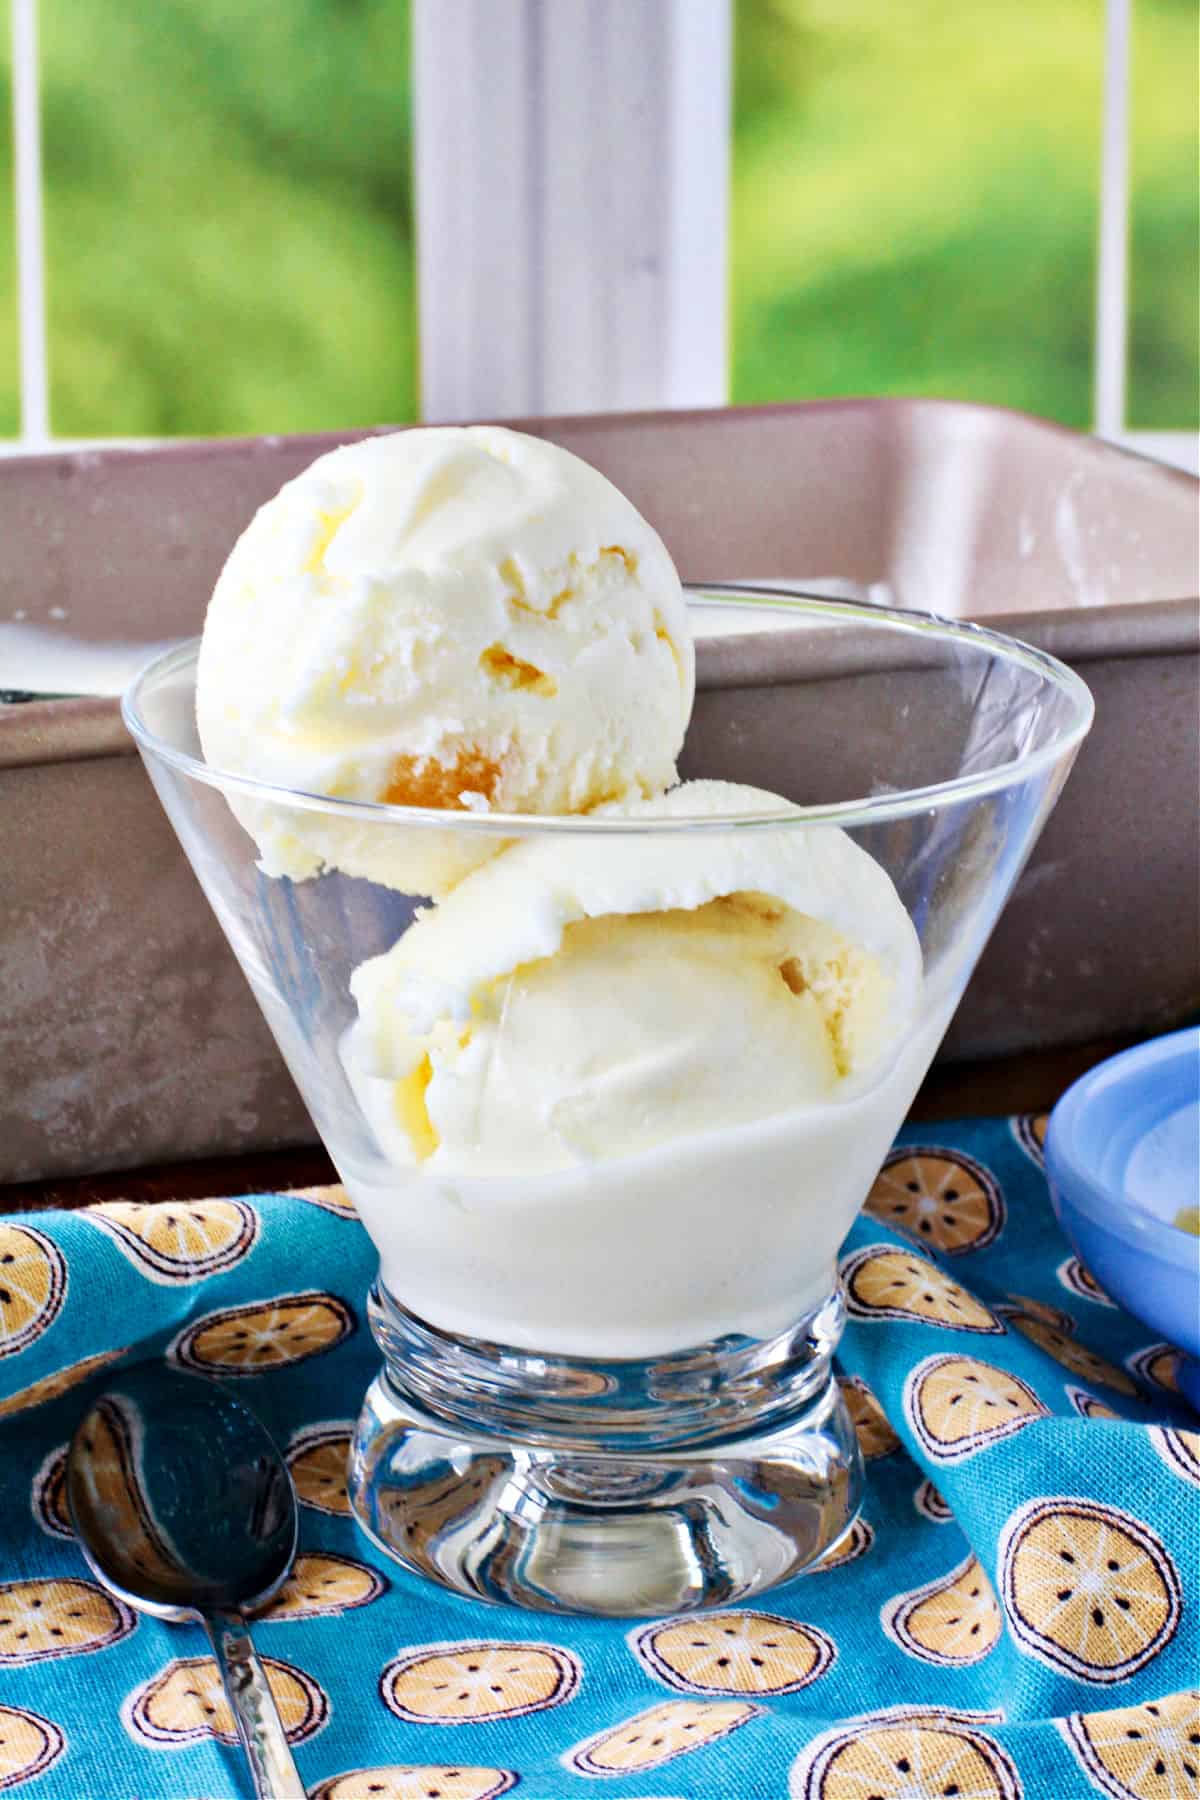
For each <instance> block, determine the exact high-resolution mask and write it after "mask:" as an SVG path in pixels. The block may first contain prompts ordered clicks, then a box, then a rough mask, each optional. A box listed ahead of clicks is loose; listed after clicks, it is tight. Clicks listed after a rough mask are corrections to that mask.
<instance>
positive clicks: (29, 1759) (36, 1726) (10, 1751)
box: [0, 1706, 67, 1791]
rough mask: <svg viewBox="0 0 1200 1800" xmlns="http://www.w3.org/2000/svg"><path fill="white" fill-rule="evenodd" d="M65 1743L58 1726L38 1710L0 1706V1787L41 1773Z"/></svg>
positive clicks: (54, 1761) (9, 1786)
mask: <svg viewBox="0 0 1200 1800" xmlns="http://www.w3.org/2000/svg"><path fill="white" fill-rule="evenodd" d="M66 1747H67V1740H66V1738H65V1737H64V1736H63V1733H62V1732H61V1731H60V1730H59V1728H58V1726H57V1725H55V1724H53V1723H52V1722H51V1721H50V1720H49V1719H43V1717H42V1715H41V1714H40V1713H35V1712H28V1711H26V1709H25V1708H24V1707H19V1706H0V1791H3V1790H4V1789H5V1788H14V1787H22V1786H23V1785H24V1783H25V1782H27V1781H33V1780H34V1779H35V1778H36V1777H37V1776H38V1775H44V1774H45V1773H46V1770H47V1769H49V1768H50V1767H51V1766H52V1765H53V1764H54V1763H56V1762H57V1761H58V1759H59V1757H60V1756H61V1755H62V1753H63V1751H64V1750H65V1749H66Z"/></svg>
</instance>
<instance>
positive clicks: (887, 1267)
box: [842, 1244, 1004, 1334]
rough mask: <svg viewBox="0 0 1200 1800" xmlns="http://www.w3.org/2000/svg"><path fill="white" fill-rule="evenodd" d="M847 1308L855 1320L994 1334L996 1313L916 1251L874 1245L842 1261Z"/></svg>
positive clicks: (997, 1325) (997, 1329)
mask: <svg viewBox="0 0 1200 1800" xmlns="http://www.w3.org/2000/svg"><path fill="white" fill-rule="evenodd" d="M842 1280H843V1282H844V1283H845V1290H846V1310H847V1311H848V1312H849V1313H850V1314H851V1315H852V1316H853V1317H854V1318H856V1319H872V1320H878V1319H910V1320H915V1321H916V1323H918V1324H920V1325H941V1326H944V1327H945V1328H946V1329H947V1330H950V1331H977V1332H987V1333H989V1334H995V1333H997V1332H1003V1330H1004V1327H1003V1325H1002V1324H1001V1323H1000V1321H999V1319H997V1318H996V1316H995V1314H994V1313H991V1312H989V1311H988V1309H987V1307H986V1306H983V1305H982V1304H981V1303H980V1302H979V1301H978V1300H976V1298H975V1296H974V1295H973V1294H968V1293H967V1291H966V1289H965V1288H962V1287H960V1286H959V1285H958V1283H957V1282H956V1281H951V1279H950V1277H949V1276H948V1275H943V1274H942V1271H941V1270H940V1269H939V1268H936V1267H935V1266H934V1264H933V1263H931V1262H927V1261H926V1260H925V1258H924V1257H923V1256H919V1255H918V1254H917V1253H916V1252H915V1251H912V1250H898V1249H897V1248H896V1247H895V1246H894V1245H892V1244H871V1245H868V1247H867V1248H866V1249H865V1250H859V1251H858V1252H857V1253H856V1254H855V1255H854V1256H851V1257H850V1258H848V1260H847V1261H846V1262H845V1263H843V1265H842Z"/></svg>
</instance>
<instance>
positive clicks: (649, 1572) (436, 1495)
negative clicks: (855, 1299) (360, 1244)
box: [350, 1290, 862, 1616]
mask: <svg viewBox="0 0 1200 1800" xmlns="http://www.w3.org/2000/svg"><path fill="white" fill-rule="evenodd" d="M370 1311H371V1325H372V1330H373V1331H374V1333H375V1337H376V1339H377V1341H378V1342H379V1345H380V1348H381V1349H382V1350H383V1352H384V1357H385V1367H384V1368H383V1370H382V1371H381V1372H380V1374H379V1375H378V1377H377V1378H376V1380H375V1381H374V1382H373V1383H372V1385H371V1387H370V1389H369V1390H368V1392H367V1396H366V1401H365V1403H364V1406H363V1410H362V1414H361V1417H360V1419H359V1422H358V1429H357V1431H356V1433H355V1439H354V1445H353V1449H352V1451H351V1457H350V1498H351V1503H352V1505H353V1508H354V1512H355V1515H356V1517H357V1519H358V1521H359V1524H360V1525H361V1526H362V1527H363V1529H364V1530H365V1531H366V1532H367V1533H368V1534H369V1535H370V1536H371V1537H372V1538H373V1539H374V1540H375V1542H376V1543H377V1544H379V1545H380V1547H381V1548H383V1549H384V1550H386V1551H387V1552H388V1553H389V1554H390V1555H392V1556H394V1557H395V1558H396V1559H397V1560H398V1561H399V1562H401V1563H403V1564H404V1566H405V1567H406V1568H408V1569H411V1570H412V1571H413V1572H414V1573H416V1574H419V1575H425V1576H428V1577H429V1578H430V1579H432V1580H434V1581H438V1582H441V1583H442V1584H443V1585H444V1586H446V1587H449V1588H453V1589H456V1590H457V1591H458V1592H459V1593H463V1594H467V1595H469V1596H471V1597H472V1598H473V1599H477V1600H489V1601H495V1602H498V1603H502V1604H508V1605H516V1606H527V1607H533V1608H536V1609H538V1610H542V1611H570V1612H589V1613H603V1614H608V1615H612V1616H639V1615H646V1614H665V1613H677V1612H688V1611H694V1610H696V1609H698V1608H702V1607H712V1606H723V1605H728V1604H730V1603H731V1602H734V1601H738V1600H744V1599H746V1598H747V1597H748V1596H749V1595H751V1594H757V1593H760V1592H762V1591H763V1589H765V1588H768V1587H774V1586H776V1585H777V1584H778V1583H779V1582H781V1581H786V1580H788V1579H789V1578H790V1577H791V1576H793V1575H798V1574H800V1573H801V1572H802V1571H803V1570H804V1569H805V1568H807V1567H808V1566H809V1565H810V1564H811V1563H813V1562H815V1561H816V1560H817V1559H818V1558H819V1557H821V1556H823V1555H824V1554H825V1553H826V1552H827V1551H828V1550H830V1549H831V1547H832V1546H833V1545H834V1544H836V1543H837V1541H838V1540H839V1539H840V1538H841V1537H842V1536H843V1535H844V1534H845V1533H846V1532H847V1531H848V1530H849V1528H850V1526H851V1525H852V1524H853V1522H854V1518H855V1515H856V1514H857V1512H858V1508H859V1504H860V1500H861V1493H862V1462H861V1458H860V1455H859V1450H858V1444H857V1441H856V1439H855V1436H854V1430H853V1427H852V1425H851V1423H850V1420H849V1417H848V1415H847V1413H846V1409H845V1407H844V1405H843V1403H842V1399H841V1396H840V1393H839V1391H838V1387H837V1384H836V1382H835V1381H834V1379H833V1374H832V1361H831V1359H832V1355H833V1350H834V1347H835V1345H836V1343H837V1339H838V1337H839V1336H840V1334H841V1321H842V1313H841V1302H840V1299H839V1297H838V1296H836V1295H834V1296H833V1297H831V1298H830V1300H829V1301H828V1302H827V1303H826V1304H825V1305H824V1306H823V1307H821V1308H820V1309H819V1310H818V1311H817V1312H815V1313H813V1314H812V1315H810V1316H809V1317H808V1318H807V1319H804V1320H802V1321H800V1322H798V1324H797V1325H796V1326H795V1327H794V1328H793V1329H792V1330H791V1331H789V1332H786V1333H784V1334H782V1335H781V1336H780V1337H778V1338H774V1339H771V1340H769V1341H767V1342H756V1341H753V1340H750V1339H746V1338H725V1339H721V1340H719V1341H718V1342H716V1343H712V1344H705V1345H701V1346H699V1347H698V1348H696V1349H693V1350H689V1351H686V1352H681V1353H679V1354H677V1355H674V1356H666V1357H658V1358H656V1359H654V1360H653V1361H649V1362H624V1361H622V1362H599V1361H592V1360H589V1359H585V1358H571V1359H566V1358H562V1357H541V1356H535V1355H532V1354H530V1353H529V1352H526V1351H517V1350H512V1349H506V1348H503V1347H501V1346H497V1345H491V1344H483V1343H480V1342H477V1341H471V1340H465V1339H460V1338H452V1337H448V1336H446V1335H444V1334H442V1333H440V1332H437V1331H435V1330H434V1329H433V1328H432V1327H430V1326H428V1325H425V1324H424V1323H422V1322H421V1321H419V1320H417V1319H414V1318H413V1317H412V1315H411V1314H408V1313H405V1312H404V1311H403V1310H402V1309H401V1308H400V1307H399V1306H398V1305H397V1304H396V1302H395V1301H394V1300H393V1299H392V1298H391V1297H390V1296H389V1295H387V1294H386V1293H381V1292H380V1291H379V1290H376V1291H375V1292H374V1293H373V1294H372V1296H371V1304H370Z"/></svg>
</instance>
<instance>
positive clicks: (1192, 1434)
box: [1150, 1425, 1200, 1487]
mask: <svg viewBox="0 0 1200 1800" xmlns="http://www.w3.org/2000/svg"><path fill="white" fill-rule="evenodd" d="M1150 1442H1151V1444H1152V1445H1153V1446H1154V1449H1155V1451H1156V1452H1157V1454H1158V1455H1159V1456H1161V1457H1162V1459H1163V1461H1164V1462H1165V1463H1166V1465H1167V1467H1168V1469H1170V1470H1171V1471H1172V1472H1173V1473H1174V1474H1176V1475H1181V1476H1182V1477H1183V1479H1184V1480H1185V1481H1190V1482H1191V1484H1192V1486H1193V1487H1200V1431H1179V1430H1177V1429H1176V1428H1175V1427H1174V1426H1173V1425H1152V1426H1151V1427H1150Z"/></svg>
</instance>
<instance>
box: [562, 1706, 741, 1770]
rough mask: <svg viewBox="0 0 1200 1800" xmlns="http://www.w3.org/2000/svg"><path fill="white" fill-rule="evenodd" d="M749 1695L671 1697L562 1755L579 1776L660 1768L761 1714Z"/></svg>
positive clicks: (712, 1742)
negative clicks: (731, 1697) (746, 1697)
mask: <svg viewBox="0 0 1200 1800" xmlns="http://www.w3.org/2000/svg"><path fill="white" fill-rule="evenodd" d="M762 1711H763V1708H762V1707H761V1706H755V1705H754V1704H753V1703H752V1702H751V1701H748V1700H667V1701H664V1703H663V1704H662V1705H661V1706H652V1707H651V1708H650V1709H649V1711H647V1712H640V1713H637V1714H635V1715H634V1717H633V1718H632V1719H626V1721H625V1723H624V1724H623V1725H617V1726H614V1727H613V1729H612V1730H611V1731H601V1732H597V1733H596V1735H595V1736H594V1737H590V1738H588V1739H587V1740H586V1742H584V1743H582V1744H577V1745H576V1746H575V1748H574V1749H573V1750H570V1751H568V1753H567V1755H566V1756H565V1757H564V1758H563V1762H564V1763H565V1764H566V1766H567V1768H569V1769H572V1770H574V1772H575V1773H576V1774H577V1775H624V1774H628V1773H630V1772H632V1771H635V1770H639V1771H640V1770H642V1769H658V1768H661V1766H662V1765H663V1763H667V1762H672V1761H673V1760H674V1758H675V1757H677V1756H683V1755H685V1754H686V1752H687V1751H689V1750H699V1749H701V1748H702V1747H703V1746H704V1745H705V1744H715V1743H716V1742H717V1740H718V1739H719V1738H723V1737H728V1736H729V1734H730V1732H732V1731H738V1730H740V1729H741V1727H742V1726H743V1725H748V1724H749V1723H750V1720H751V1719H756V1718H758V1717H759V1715H760V1714H761V1713H762Z"/></svg>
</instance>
